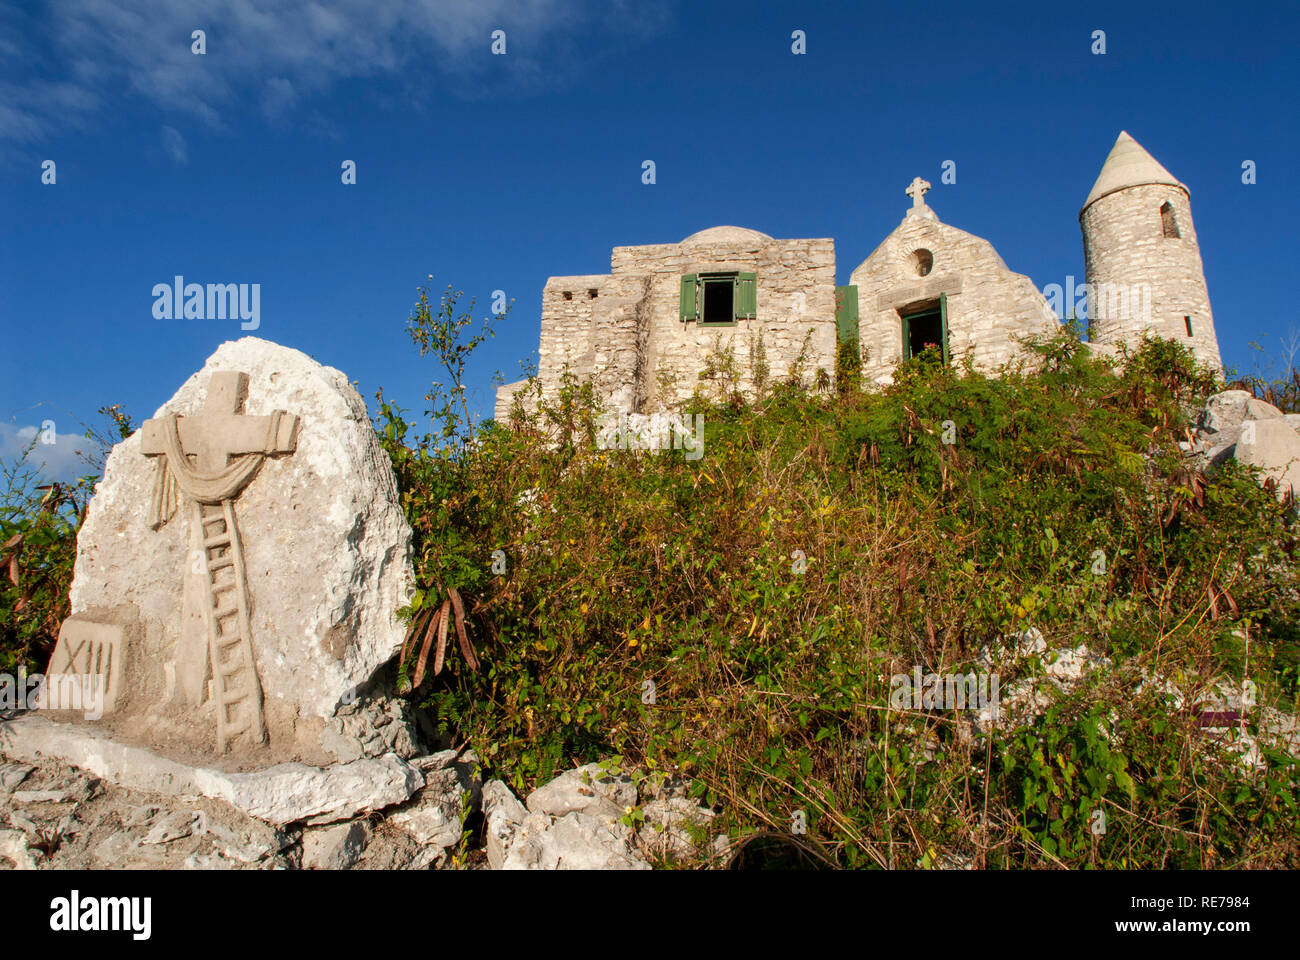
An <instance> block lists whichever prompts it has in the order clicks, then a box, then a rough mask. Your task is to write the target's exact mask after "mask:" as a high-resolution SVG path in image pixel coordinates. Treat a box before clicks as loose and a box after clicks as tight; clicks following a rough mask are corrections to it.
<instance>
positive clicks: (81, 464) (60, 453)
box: [0, 422, 93, 481]
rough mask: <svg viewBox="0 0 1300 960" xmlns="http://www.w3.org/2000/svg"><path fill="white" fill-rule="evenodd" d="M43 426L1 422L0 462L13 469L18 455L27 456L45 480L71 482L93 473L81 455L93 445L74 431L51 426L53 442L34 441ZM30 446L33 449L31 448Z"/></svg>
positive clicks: (28, 465)
mask: <svg viewBox="0 0 1300 960" xmlns="http://www.w3.org/2000/svg"><path fill="white" fill-rule="evenodd" d="M41 431H42V428H41V427H40V426H28V427H19V426H16V425H15V424H12V423H4V422H0V462H3V463H4V464H5V466H6V467H8V468H12V467H13V466H14V465H15V463H16V462H17V461H18V460H19V458H21V457H24V456H26V461H25V466H26V467H28V468H30V469H31V470H33V471H35V472H37V473H40V474H41V475H42V476H43V477H44V478H45V479H46V480H59V481H71V480H76V479H77V478H78V477H81V476H84V475H85V474H88V473H92V472H93V471H92V469H91V468H90V467H89V466H87V464H86V461H85V460H84V459H83V457H82V452H83V451H85V452H87V453H90V452H92V449H93V444H91V442H90V441H89V440H87V439H86V438H85V437H84V436H82V435H80V434H75V433H59V432H58V431H57V428H52V430H51V432H50V433H49V434H48V435H49V436H51V437H53V439H54V442H53V443H46V442H44V441H42V440H38V441H37V442H36V443H35V445H33V444H32V440H33V439H35V438H36V436H37V434H39V433H41ZM28 448H30V450H29V449H28Z"/></svg>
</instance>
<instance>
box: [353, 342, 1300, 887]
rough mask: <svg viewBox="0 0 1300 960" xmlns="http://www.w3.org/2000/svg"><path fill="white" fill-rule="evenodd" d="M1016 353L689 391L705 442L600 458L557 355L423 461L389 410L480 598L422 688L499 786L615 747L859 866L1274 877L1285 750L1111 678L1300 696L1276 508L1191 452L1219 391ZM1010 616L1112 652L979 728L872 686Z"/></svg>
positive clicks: (426, 538) (1293, 844)
mask: <svg viewBox="0 0 1300 960" xmlns="http://www.w3.org/2000/svg"><path fill="white" fill-rule="evenodd" d="M1034 349H1035V361H1034V363H1033V364H1032V365H1025V366H1022V367H1015V368H1009V369H1006V370H1004V371H1001V372H1000V375H999V376H997V377H991V376H986V375H983V374H980V373H978V372H976V371H974V370H972V369H969V368H968V367H961V366H957V367H946V366H943V365H942V364H941V363H936V362H934V361H933V360H932V359H930V358H928V357H926V356H925V355H922V356H921V357H918V358H917V359H916V360H914V361H911V362H909V363H908V364H905V365H903V366H902V367H901V368H900V369H899V370H898V372H897V376H896V377H895V379H894V382H893V384H892V385H891V386H889V387H887V388H884V389H882V390H877V391H874V392H862V391H858V390H845V391H841V392H840V393H839V394H838V395H837V394H834V393H828V392H825V391H818V392H816V393H814V394H809V393H806V392H805V391H804V389H802V388H801V387H799V386H798V385H795V384H793V383H791V382H788V380H787V382H784V383H776V384H774V385H772V387H771V389H770V390H765V391H763V393H762V394H760V399H758V400H756V401H751V402H746V401H744V400H743V398H740V397H739V395H738V394H737V393H736V392H735V391H734V390H730V389H726V388H725V385H724V388H723V389H721V390H717V389H711V390H710V391H709V394H710V396H714V397H717V398H718V399H717V400H716V401H710V400H707V399H705V397H704V396H703V394H699V395H697V398H696V400H695V401H693V402H692V403H690V404H687V405H686V407H685V409H684V412H686V413H698V414H701V415H702V416H703V417H704V423H705V450H704V456H703V457H702V458H701V459H698V460H694V461H692V460H687V459H686V458H684V457H683V456H682V455H681V453H680V452H677V451H663V452H659V453H658V454H650V453H645V452H641V453H637V452H630V451H623V450H601V449H598V448H597V445H596V443H595V442H594V437H595V417H596V413H597V410H596V405H595V402H594V400H593V394H592V391H591V389H590V385H589V384H582V383H579V382H578V381H577V380H576V379H574V378H569V380H568V381H567V383H566V385H565V387H564V389H563V390H562V391H561V392H560V395H559V396H557V397H553V398H549V399H548V400H546V401H544V402H542V403H541V404H540V406H539V407H537V409H535V410H534V412H531V413H527V412H525V408H524V407H523V406H521V407H520V409H519V411H518V412H517V416H516V417H515V418H514V423H513V424H512V428H510V429H507V428H506V427H504V426H503V425H498V424H495V423H491V422H489V423H487V424H484V425H482V426H481V427H480V428H479V429H478V430H477V431H476V432H475V434H474V439H473V442H472V443H469V444H466V445H463V446H461V447H459V448H457V449H455V450H446V451H443V452H441V453H435V452H434V451H433V450H431V448H430V446H429V444H428V443H425V442H422V441H414V440H413V439H412V438H411V437H410V436H409V433H410V430H411V424H410V423H408V422H407V421H406V420H405V418H404V415H403V414H402V413H401V412H400V411H397V410H395V409H394V408H392V407H391V406H388V405H384V406H381V409H380V418H379V422H378V424H377V426H378V429H379V431H380V435H381V437H382V438H383V441H384V445H385V447H386V449H388V451H389V452H390V454H391V455H392V457H393V460H394V464H395V465H396V466H397V469H398V477H399V485H400V486H401V489H402V495H403V502H404V504H405V505H406V507H407V510H408V513H409V515H410V518H411V522H412V524H413V526H415V527H416V528H417V531H418V541H419V562H418V569H417V573H418V576H419V578H420V583H421V586H422V588H423V589H424V590H425V591H427V592H428V593H429V594H430V595H433V596H440V595H441V594H442V593H443V592H445V590H446V589H447V588H448V587H454V588H456V589H459V590H461V591H462V592H464V593H466V594H469V595H472V596H473V598H474V601H473V603H472V604H471V610H472V614H471V616H470V630H471V632H472V633H473V634H474V635H475V643H476V645H477V648H478V651H479V656H480V657H481V658H482V660H483V666H482V669H481V670H479V671H473V670H471V669H469V668H468V666H467V664H466V663H465V662H464V661H463V660H462V659H459V658H450V659H449V661H448V665H447V669H446V670H445V672H443V673H442V674H440V675H439V676H437V677H434V678H432V679H431V680H427V681H426V682H425V683H424V684H423V685H422V686H421V687H420V688H419V689H418V690H417V691H416V694H415V695H416V696H417V697H418V698H419V699H420V701H421V702H422V703H423V705H424V707H425V708H426V709H427V710H428V711H429V713H430V715H431V716H432V717H433V718H434V719H435V721H436V722H437V723H438V724H439V725H440V727H441V728H442V729H443V730H444V731H445V732H446V733H448V734H449V735H454V736H458V737H462V738H464V739H466V740H468V741H470V742H471V743H472V744H473V745H474V747H475V748H476V749H477V751H478V753H479V756H480V757H481V758H482V759H483V760H484V762H485V764H486V765H487V766H488V767H489V769H490V770H491V771H492V772H493V773H495V774H497V775H499V776H502V777H503V778H505V779H506V780H507V781H509V782H511V783H512V784H513V785H514V786H515V787H516V788H517V789H520V790H526V789H530V788H531V787H532V786H533V785H535V784H536V783H538V782H540V781H543V780H546V779H548V778H550V777H551V776H553V775H554V774H555V773H556V772H557V770H559V769H561V768H563V767H566V766H568V765H569V764H570V763H572V762H574V761H584V762H585V761H589V760H593V759H597V758H599V757H603V756H609V755H611V754H613V755H618V756H620V757H622V758H625V759H624V762H625V763H627V764H628V765H631V766H635V767H637V768H639V769H640V770H642V771H644V772H646V773H648V774H649V775H652V776H659V775H666V774H668V773H681V774H684V775H686V776H688V777H690V778H692V779H693V781H694V784H695V789H696V791H697V792H698V793H699V794H700V795H701V796H702V797H704V798H705V800H706V801H707V802H709V803H714V802H718V803H721V804H722V807H723V809H724V810H725V811H726V812H725V814H724V816H723V817H722V818H721V822H722V825H723V826H724V827H725V828H726V829H728V830H729V831H730V832H731V833H732V834H733V836H740V835H743V834H747V833H750V832H761V831H782V832H787V833H788V832H789V830H790V829H791V827H792V824H793V823H794V822H795V821H796V819H797V818H798V815H799V814H802V817H803V819H804V822H806V824H807V831H808V836H807V838H806V839H807V840H810V841H812V842H815V843H816V844H818V845H819V847H820V848H821V849H822V850H823V852H824V853H826V854H827V855H828V856H830V857H831V858H833V859H834V861H835V862H838V863H839V864H841V865H843V866H848V867H856V866H871V865H877V866H904V867H906V866H914V865H920V866H933V865H936V864H937V863H939V862H941V860H942V858H943V857H944V856H951V855H956V856H963V857H966V858H968V859H969V860H970V861H971V862H974V863H976V864H977V865H982V866H1056V865H1065V866H1072V867H1078V866H1107V867H1123V866H1128V867H1133V866H1140V867H1156V866H1169V867H1192V866H1207V865H1216V864H1227V865H1245V864H1250V865H1277V864H1287V865H1291V866H1295V865H1297V862H1298V858H1297V851H1298V849H1300V847H1298V846H1297V841H1298V840H1300V826H1298V824H1300V820H1297V818H1296V817H1295V815H1294V814H1295V812H1296V809H1297V781H1296V775H1295V767H1294V766H1293V765H1288V764H1287V763H1285V762H1283V758H1281V757H1273V758H1272V760H1271V761H1270V764H1269V766H1268V769H1267V770H1266V771H1265V772H1264V773H1255V772H1253V771H1251V770H1249V769H1248V768H1246V767H1245V766H1244V765H1243V764H1242V763H1241V762H1240V760H1239V759H1238V758H1236V756H1235V755H1233V754H1231V753H1228V752H1225V751H1223V750H1220V749H1218V748H1217V747H1215V746H1213V745H1212V744H1210V743H1209V742H1208V741H1207V740H1206V737H1205V735H1204V734H1202V733H1201V731H1200V727H1199V724H1198V718H1197V714H1196V712H1195V710H1194V708H1192V707H1191V706H1189V705H1185V706H1182V707H1180V708H1177V709H1176V708H1175V707H1174V706H1173V705H1172V701H1170V700H1169V698H1168V697H1165V696H1157V695H1155V694H1154V693H1152V694H1149V695H1146V696H1143V697H1137V696H1135V695H1134V691H1135V690H1136V689H1137V688H1138V687H1139V685H1140V683H1141V677H1142V671H1143V670H1145V671H1147V672H1148V674H1158V675H1160V676H1163V677H1167V678H1170V679H1171V680H1172V681H1175V682H1178V683H1180V684H1183V685H1185V686H1186V687H1187V688H1189V689H1190V688H1191V687H1193V686H1198V685H1200V686H1204V685H1205V684H1208V683H1209V682H1210V681H1211V680H1227V681H1229V682H1232V683H1238V682H1240V680H1241V679H1242V678H1243V677H1244V676H1247V675H1248V676H1249V677H1250V678H1251V679H1253V681H1254V682H1255V683H1256V684H1257V685H1258V687H1259V689H1260V691H1261V700H1262V701H1265V702H1270V703H1275V704H1278V705H1280V706H1283V707H1285V708H1287V709H1288V710H1290V711H1294V710H1295V699H1296V675H1295V664H1296V659H1297V657H1296V653H1297V636H1298V632H1300V624H1298V622H1297V610H1300V602H1297V600H1298V599H1300V578H1298V576H1297V567H1296V561H1295V553H1296V546H1297V544H1296V530H1295V517H1294V514H1293V513H1292V512H1291V511H1290V510H1289V508H1288V507H1286V506H1284V505H1282V504H1279V502H1278V501H1277V500H1276V499H1275V498H1274V497H1273V496H1272V495H1271V494H1269V493H1267V492H1265V491H1263V490H1262V489H1261V488H1260V487H1259V485H1258V484H1257V483H1256V481H1255V478H1254V477H1253V475H1252V473H1251V471H1250V470H1248V469H1246V468H1242V467H1240V466H1238V465H1236V464H1235V463H1230V464H1229V465H1228V466H1227V467H1225V468H1224V469H1223V470H1222V471H1220V472H1219V473H1218V474H1217V475H1216V476H1214V477H1213V478H1207V477H1205V476H1204V475H1202V474H1200V473H1192V472H1190V471H1189V470H1188V469H1187V468H1186V467H1185V466H1184V465H1183V463H1182V457H1181V455H1180V452H1179V450H1178V446H1177V441H1178V439H1179V438H1180V436H1181V435H1182V432H1183V430H1184V428H1185V427H1186V425H1187V423H1188V419H1187V417H1188V413H1189V412H1190V411H1192V410H1194V409H1195V408H1196V406H1197V404H1198V403H1199V401H1200V400H1202V399H1203V398H1204V396H1205V395H1206V394H1208V393H1209V392H1212V391H1213V389H1215V382H1214V378H1213V376H1212V375H1210V374H1209V373H1208V372H1207V371H1205V370H1203V369H1199V368H1198V367H1197V366H1196V364H1195V363H1194V362H1193V361H1192V359H1191V357H1190V355H1189V354H1188V353H1187V352H1186V351H1184V350H1183V349H1182V348H1181V347H1179V346H1177V345H1173V344H1167V343H1165V342H1163V341H1153V342H1148V343H1146V344H1144V345H1143V346H1142V348H1141V349H1140V350H1138V351H1136V352H1135V353H1134V354H1133V355H1132V356H1129V357H1126V358H1124V361H1125V362H1124V363H1123V364H1122V366H1120V367H1119V368H1118V369H1114V368H1112V367H1111V366H1110V365H1109V364H1108V363H1106V362H1104V361H1102V360H1100V359H1097V358H1095V357H1094V356H1093V355H1092V354H1091V353H1090V352H1089V350H1088V349H1087V347H1086V346H1085V345H1082V344H1080V343H1079V341H1078V340H1077V338H1075V337H1074V335H1073V333H1072V332H1071V331H1068V330H1067V331H1066V332H1064V333H1063V334H1062V335H1061V336H1060V337H1057V338H1055V339H1053V340H1050V341H1047V342H1044V343H1040V344H1037V345H1036V346H1035V348H1034ZM719 369H721V367H720V366H719V364H718V363H711V364H709V365H708V368H707V369H706V370H705V371H703V373H704V374H705V375H706V377H707V380H708V382H709V384H710V385H711V386H712V385H713V381H714V380H716V376H717V374H718V370H719ZM735 379H736V371H735V370H730V371H729V377H728V380H727V382H728V383H731V382H734V381H735ZM534 386H535V384H534ZM946 441H950V442H946ZM497 551H500V552H499V553H498V552H497ZM494 558H495V560H496V562H497V569H498V570H501V561H502V559H504V563H505V565H504V572H500V573H494V572H493V566H492V565H493V563H494ZM413 612H414V611H413ZM1031 626H1033V627H1036V628H1038V629H1039V630H1041V631H1042V632H1043V634H1044V635H1045V636H1046V637H1047V638H1048V640H1049V642H1051V643H1052V645H1053V646H1075V645H1077V644H1080V643H1084V644H1086V645H1087V646H1088V647H1089V648H1090V649H1091V650H1092V651H1094V652H1096V653H1097V654H1100V655H1104V656H1106V657H1109V658H1111V660H1112V661H1113V662H1114V667H1113V669H1110V670H1107V671H1103V672H1102V679H1101V680H1100V681H1098V682H1096V683H1092V682H1090V683H1086V684H1082V685H1081V686H1080V687H1079V688H1077V689H1072V690H1071V691H1070V692H1069V693H1068V694H1066V695H1062V696H1059V697H1058V698H1057V700H1056V702H1053V703H1052V704H1051V705H1050V707H1049V708H1048V709H1047V710H1046V712H1045V713H1043V714H1042V715H1041V716H1039V717H1037V718H1036V719H1033V720H1031V721H1026V725H1025V726H1022V727H1019V728H1015V729H1008V730H999V731H997V732H995V734H994V735H993V736H992V737H988V738H980V737H975V736H972V735H971V730H970V724H969V719H968V717H966V716H963V715H962V714H961V713H959V712H957V711H947V712H944V711H900V710H895V709H891V708H890V706H889V700H888V696H889V689H890V677H891V676H893V675H895V674H898V673H909V672H910V671H911V670H912V669H913V667H914V666H922V667H924V669H925V670H926V671H927V672H929V671H933V672H937V673H964V672H966V671H967V670H969V669H970V668H971V665H972V663H973V662H974V658H975V657H976V655H977V653H978V652H979V651H980V650H981V649H982V648H984V647H986V646H988V645H990V644H991V643H993V642H995V641H996V640H997V638H999V637H1003V636H1006V635H1008V634H1011V633H1013V632H1016V631H1020V630H1024V629H1027V628H1029V627H1031ZM651 694H653V695H652V696H651ZM1188 703H1190V698H1189V699H1188ZM1229 801H1231V802H1229ZM1099 810H1100V811H1102V812H1103V813H1104V816H1105V824H1106V827H1105V831H1104V832H1102V833H1096V832H1094V830H1093V824H1094V823H1095V822H1096V821H1095V820H1094V815H1095V813H1096V811H1099Z"/></svg>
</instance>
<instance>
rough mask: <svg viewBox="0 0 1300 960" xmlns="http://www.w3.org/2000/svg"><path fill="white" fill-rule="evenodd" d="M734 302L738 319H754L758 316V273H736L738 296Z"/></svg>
mask: <svg viewBox="0 0 1300 960" xmlns="http://www.w3.org/2000/svg"><path fill="white" fill-rule="evenodd" d="M732 303H733V304H734V305H735V307H734V312H735V316H736V319H737V320H753V319H754V318H755V317H757V316H758V274H756V273H738V274H736V296H735V298H734V299H733V300H732Z"/></svg>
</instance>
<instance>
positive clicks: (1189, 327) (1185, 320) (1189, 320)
mask: <svg viewBox="0 0 1300 960" xmlns="http://www.w3.org/2000/svg"><path fill="white" fill-rule="evenodd" d="M1183 323H1184V324H1185V325H1186V327H1187V335H1188V336H1189V337H1190V336H1191V335H1192V318H1191V317H1183Z"/></svg>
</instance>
